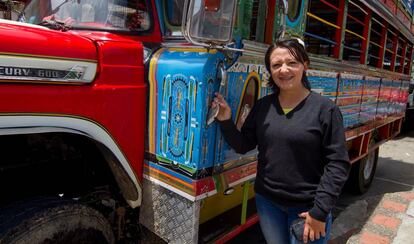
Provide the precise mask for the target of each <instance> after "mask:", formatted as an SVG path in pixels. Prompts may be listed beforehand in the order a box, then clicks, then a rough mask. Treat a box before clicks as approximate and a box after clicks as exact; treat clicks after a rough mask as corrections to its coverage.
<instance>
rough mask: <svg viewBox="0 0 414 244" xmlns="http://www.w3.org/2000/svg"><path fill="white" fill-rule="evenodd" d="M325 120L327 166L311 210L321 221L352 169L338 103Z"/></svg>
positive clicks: (323, 153)
mask: <svg viewBox="0 0 414 244" xmlns="http://www.w3.org/2000/svg"><path fill="white" fill-rule="evenodd" d="M323 121H324V122H323V129H324V132H323V137H322V155H323V158H322V160H323V162H324V163H325V167H324V173H323V175H322V177H321V180H320V183H319V186H318V188H317V190H316V197H315V200H314V206H313V208H312V209H311V210H310V211H309V214H310V215H311V216H312V217H313V218H315V219H317V220H320V221H324V219H326V216H327V215H328V214H329V212H330V211H331V210H332V209H333V207H334V206H335V203H336V200H337V199H338V197H339V195H340V193H341V190H342V187H343V185H344V184H345V182H346V180H347V179H348V175H349V171H350V169H351V164H350V161H349V157H348V151H347V149H346V146H345V132H344V128H343V119H342V114H341V112H340V110H339V108H338V107H337V106H336V105H334V106H333V107H331V109H329V111H327V113H325V115H324V118H323Z"/></svg>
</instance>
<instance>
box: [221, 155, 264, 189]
mask: <svg viewBox="0 0 414 244" xmlns="http://www.w3.org/2000/svg"><path fill="white" fill-rule="evenodd" d="M256 171H257V161H256V162H252V163H249V164H245V165H243V166H240V167H237V168H234V169H231V170H229V171H226V172H224V173H223V176H224V179H225V182H226V184H227V185H228V186H229V187H233V186H235V185H238V184H240V183H242V182H245V181H247V180H250V179H254V178H255V177H256Z"/></svg>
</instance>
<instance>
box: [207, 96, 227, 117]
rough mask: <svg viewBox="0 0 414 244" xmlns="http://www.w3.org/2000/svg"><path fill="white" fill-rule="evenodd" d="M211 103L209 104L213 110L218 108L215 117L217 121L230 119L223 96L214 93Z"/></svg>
mask: <svg viewBox="0 0 414 244" xmlns="http://www.w3.org/2000/svg"><path fill="white" fill-rule="evenodd" d="M215 95H216V96H215V97H214V99H213V102H212V103H211V107H213V108H215V107H216V106H219V112H218V114H217V116H216V119H217V120H219V121H223V120H228V119H231V108H230V106H229V105H228V104H227V102H226V100H224V98H223V96H222V95H221V94H220V93H218V92H216V93H215Z"/></svg>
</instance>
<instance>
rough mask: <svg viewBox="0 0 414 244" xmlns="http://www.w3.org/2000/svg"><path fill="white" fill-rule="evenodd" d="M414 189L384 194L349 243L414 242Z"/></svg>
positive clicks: (383, 243) (394, 243)
mask: <svg viewBox="0 0 414 244" xmlns="http://www.w3.org/2000/svg"><path fill="white" fill-rule="evenodd" d="M413 232H414V191H407V192H396V193H387V194H384V195H383V196H382V198H381V200H380V201H379V203H378V205H377V206H376V207H375V209H374V210H373V212H372V213H371V215H370V216H369V218H368V220H367V222H365V223H364V224H363V226H362V228H361V230H360V231H359V232H358V233H356V234H354V235H352V236H351V237H350V238H349V239H348V241H347V242H346V243H347V244H371V243H379V244H391V243H393V244H400V243H401V244H402V243H404V244H406V243H414V238H413V237H412V236H413Z"/></svg>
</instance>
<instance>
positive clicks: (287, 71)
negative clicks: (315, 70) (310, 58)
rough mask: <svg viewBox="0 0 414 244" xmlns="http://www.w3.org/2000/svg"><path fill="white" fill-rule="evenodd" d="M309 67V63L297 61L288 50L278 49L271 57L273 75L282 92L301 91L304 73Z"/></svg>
mask: <svg viewBox="0 0 414 244" xmlns="http://www.w3.org/2000/svg"><path fill="white" fill-rule="evenodd" d="M307 66H308V65H307V63H305V64H302V63H301V62H299V61H297V60H296V59H295V57H294V56H292V55H291V54H290V52H289V50H288V49H286V48H281V47H278V48H276V49H275V50H273V52H272V54H271V55H270V71H271V75H272V78H273V80H274V81H275V83H276V85H277V86H278V87H279V89H280V90H281V91H292V90H296V89H301V88H302V87H303V84H302V75H303V71H304V70H306V69H307V68H308V67H307Z"/></svg>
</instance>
